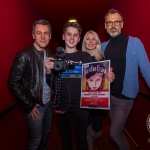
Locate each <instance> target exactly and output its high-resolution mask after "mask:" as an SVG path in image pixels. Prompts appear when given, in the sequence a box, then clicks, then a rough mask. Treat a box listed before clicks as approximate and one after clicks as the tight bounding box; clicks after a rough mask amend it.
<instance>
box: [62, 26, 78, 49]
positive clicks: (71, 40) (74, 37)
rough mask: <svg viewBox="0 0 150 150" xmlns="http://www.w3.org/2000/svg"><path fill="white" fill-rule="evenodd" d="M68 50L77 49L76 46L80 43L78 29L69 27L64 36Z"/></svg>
mask: <svg viewBox="0 0 150 150" xmlns="http://www.w3.org/2000/svg"><path fill="white" fill-rule="evenodd" d="M62 38H63V40H64V41H65V44H66V47H67V48H71V49H72V48H76V45H77V44H78V42H79V41H80V35H79V32H78V30H77V29H76V28H74V27H68V28H67V29H66V32H65V33H64V34H63V35H62Z"/></svg>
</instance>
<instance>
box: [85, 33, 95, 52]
mask: <svg viewBox="0 0 150 150" xmlns="http://www.w3.org/2000/svg"><path fill="white" fill-rule="evenodd" d="M96 44H97V42H96V38H95V36H94V34H92V33H88V34H87V35H86V40H85V46H86V48H87V49H88V50H93V49H95V48H96Z"/></svg>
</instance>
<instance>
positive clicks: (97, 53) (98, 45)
mask: <svg viewBox="0 0 150 150" xmlns="http://www.w3.org/2000/svg"><path fill="white" fill-rule="evenodd" d="M88 33H91V34H93V35H94V36H95V39H96V47H95V49H94V57H95V59H96V61H99V60H102V59H103V58H104V57H103V54H102V51H101V42H100V39H99V37H98V34H97V33H96V32H95V31H93V30H89V31H87V32H86V34H85V36H84V38H83V42H82V51H84V52H88V53H90V52H89V51H90V50H88V49H87V48H86V45H85V41H86V36H87V34H88Z"/></svg>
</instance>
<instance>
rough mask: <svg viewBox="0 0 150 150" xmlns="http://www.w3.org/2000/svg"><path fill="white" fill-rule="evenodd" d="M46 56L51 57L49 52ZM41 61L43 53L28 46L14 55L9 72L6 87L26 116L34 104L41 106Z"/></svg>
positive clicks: (32, 46)
mask: <svg viewBox="0 0 150 150" xmlns="http://www.w3.org/2000/svg"><path fill="white" fill-rule="evenodd" d="M46 56H48V57H53V55H52V53H51V52H50V51H49V50H46ZM43 61H44V53H43V52H42V51H37V50H36V48H35V47H34V45H30V46H28V47H26V48H24V49H23V50H21V51H19V52H18V53H17V54H16V56H15V58H14V61H13V64H12V67H11V70H10V74H9V77H8V87H9V89H10V91H11V92H12V94H13V96H14V97H15V99H16V100H17V101H19V102H20V103H21V104H22V106H23V107H24V110H25V112H26V113H27V114H28V113H30V112H31V111H32V109H33V108H34V107H35V105H36V103H38V104H40V105H43V103H42V93H43Z"/></svg>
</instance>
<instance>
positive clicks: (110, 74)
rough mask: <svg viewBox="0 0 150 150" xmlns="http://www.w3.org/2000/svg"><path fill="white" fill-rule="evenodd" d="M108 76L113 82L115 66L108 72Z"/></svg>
mask: <svg viewBox="0 0 150 150" xmlns="http://www.w3.org/2000/svg"><path fill="white" fill-rule="evenodd" d="M105 76H106V78H107V79H108V80H109V81H110V83H112V82H113V81H114V79H115V74H114V73H113V68H110V71H109V72H106V75H105Z"/></svg>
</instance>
